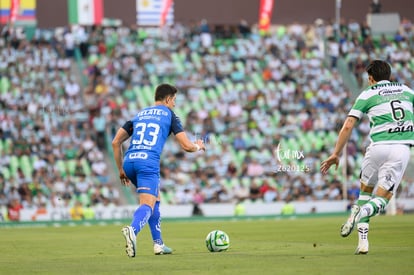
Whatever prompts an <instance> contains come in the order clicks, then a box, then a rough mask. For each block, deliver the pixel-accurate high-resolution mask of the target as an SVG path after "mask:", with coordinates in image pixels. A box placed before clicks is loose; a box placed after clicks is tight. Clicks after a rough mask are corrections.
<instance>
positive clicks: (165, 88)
mask: <svg viewBox="0 0 414 275" xmlns="http://www.w3.org/2000/svg"><path fill="white" fill-rule="evenodd" d="M177 92H178V90H177V88H176V87H174V86H172V85H170V84H166V83H163V84H160V85H158V86H157V88H156V89H155V101H162V100H164V99H166V98H167V97H169V96H174V95H175V94H176V93H177Z"/></svg>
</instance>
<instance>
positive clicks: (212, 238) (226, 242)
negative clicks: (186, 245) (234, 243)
mask: <svg viewBox="0 0 414 275" xmlns="http://www.w3.org/2000/svg"><path fill="white" fill-rule="evenodd" d="M206 246H207V249H208V250H209V251H210V252H221V251H226V250H227V249H228V248H229V246H230V238H229V235H227V234H226V232H224V231H221V230H213V231H211V232H210V233H208V235H207V237H206Z"/></svg>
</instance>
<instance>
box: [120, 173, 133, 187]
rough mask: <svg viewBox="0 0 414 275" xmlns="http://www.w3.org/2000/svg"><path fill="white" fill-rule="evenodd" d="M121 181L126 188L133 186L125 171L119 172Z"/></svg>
mask: <svg viewBox="0 0 414 275" xmlns="http://www.w3.org/2000/svg"><path fill="white" fill-rule="evenodd" d="M119 179H120V180H121V183H122V184H123V185H125V186H129V185H130V184H131V182H130V180H129V179H128V177H127V176H126V174H125V171H124V170H121V171H120V172H119Z"/></svg>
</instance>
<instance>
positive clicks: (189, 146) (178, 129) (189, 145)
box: [171, 111, 206, 152]
mask: <svg viewBox="0 0 414 275" xmlns="http://www.w3.org/2000/svg"><path fill="white" fill-rule="evenodd" d="M171 132H172V133H174V135H175V138H176V139H177V141H178V143H179V144H180V146H181V148H183V150H184V151H186V152H197V151H200V150H203V151H205V150H206V147H205V145H204V142H203V141H202V140H200V139H199V140H196V141H195V142H191V141H190V139H189V138H188V136H187V134H186V133H185V132H184V129H183V126H182V125H181V121H180V119H179V118H178V117H177V116H176V115H175V113H174V112H173V111H171Z"/></svg>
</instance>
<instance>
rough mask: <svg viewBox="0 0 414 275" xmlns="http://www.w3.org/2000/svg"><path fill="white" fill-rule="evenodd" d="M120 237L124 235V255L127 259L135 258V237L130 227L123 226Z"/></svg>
mask: <svg viewBox="0 0 414 275" xmlns="http://www.w3.org/2000/svg"><path fill="white" fill-rule="evenodd" d="M121 231H122V235H124V238H125V241H126V245H125V247H126V249H125V251H126V253H127V255H128V257H131V258H132V257H135V253H136V252H135V251H136V236H135V233H134V229H132V227H131V226H124V227H123V228H122V230H121Z"/></svg>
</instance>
